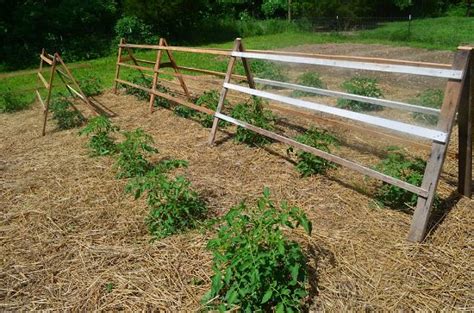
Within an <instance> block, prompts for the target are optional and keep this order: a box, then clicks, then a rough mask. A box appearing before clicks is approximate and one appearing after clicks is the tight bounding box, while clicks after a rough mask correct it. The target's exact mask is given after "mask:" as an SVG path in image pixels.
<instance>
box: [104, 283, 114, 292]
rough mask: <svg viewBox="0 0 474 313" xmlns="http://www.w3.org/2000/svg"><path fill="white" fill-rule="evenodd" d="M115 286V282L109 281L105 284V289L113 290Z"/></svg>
mask: <svg viewBox="0 0 474 313" xmlns="http://www.w3.org/2000/svg"><path fill="white" fill-rule="evenodd" d="M114 288H115V286H114V283H107V284H105V291H107V292H109V293H110V292H112V290H114Z"/></svg>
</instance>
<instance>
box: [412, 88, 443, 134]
mask: <svg viewBox="0 0 474 313" xmlns="http://www.w3.org/2000/svg"><path fill="white" fill-rule="evenodd" d="M443 98H444V92H443V91H442V90H441V89H428V90H425V91H424V92H422V93H421V94H420V95H419V96H418V98H417V99H416V100H415V104H417V105H421V106H424V107H429V108H436V109H439V108H441V105H442V104H443ZM413 118H414V119H415V120H417V121H419V122H422V123H426V124H430V125H436V124H437V123H438V116H435V115H431V114H424V113H418V112H413Z"/></svg>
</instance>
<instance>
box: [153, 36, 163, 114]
mask: <svg viewBox="0 0 474 313" xmlns="http://www.w3.org/2000/svg"><path fill="white" fill-rule="evenodd" d="M164 42H165V40H164V39H163V38H160V41H159V43H158V45H160V46H162V45H163V44H164ZM162 56H163V50H158V51H156V61H155V66H154V67H153V83H152V85H151V90H152V92H151V93H150V114H151V113H153V109H154V107H153V105H154V103H155V97H156V94H155V93H154V92H155V91H156V84H157V83H158V75H159V70H160V63H161V58H162Z"/></svg>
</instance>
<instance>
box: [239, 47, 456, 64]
mask: <svg viewBox="0 0 474 313" xmlns="http://www.w3.org/2000/svg"><path fill="white" fill-rule="evenodd" d="M246 52H255V53H268V54H276V55H281V54H283V55H294V56H305V57H313V58H321V59H328V60H345V61H363V62H375V63H380V64H397V65H409V66H417V67H433V68H444V69H451V68H452V64H446V63H432V62H422V61H408V60H398V59H385V58H377V57H361V56H351V55H333V54H319V53H307V52H294V51H274V50H252V49H247V50H246Z"/></svg>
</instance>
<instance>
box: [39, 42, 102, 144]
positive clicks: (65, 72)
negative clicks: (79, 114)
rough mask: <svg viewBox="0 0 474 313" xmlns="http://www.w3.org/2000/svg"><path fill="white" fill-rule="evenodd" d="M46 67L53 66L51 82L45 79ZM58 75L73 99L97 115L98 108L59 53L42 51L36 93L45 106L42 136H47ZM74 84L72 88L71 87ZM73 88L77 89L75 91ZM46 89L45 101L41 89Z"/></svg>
mask: <svg viewBox="0 0 474 313" xmlns="http://www.w3.org/2000/svg"><path fill="white" fill-rule="evenodd" d="M45 65H49V66H51V69H50V73H49V80H48V81H46V79H45V77H44V76H43V74H42V72H43V67H44V66H45ZM55 75H57V76H58V77H59V78H60V80H61V81H62V83H63V84H64V85H65V86H66V89H67V90H68V92H69V93H70V94H71V96H73V97H77V98H78V99H80V100H82V101H83V102H84V103H85V104H86V105H87V107H88V108H89V109H90V110H91V112H92V114H94V115H97V112H96V110H97V108H96V107H95V106H94V105H93V104H92V103H91V101H90V100H89V99H88V98H87V96H86V95H85V94H84V92H83V91H82V89H81V87H80V85H79V83H78V82H77V80H76V79H75V78H74V76H73V75H72V72H71V71H70V70H69V68H68V67H67V66H66V64H65V63H64V61H63V59H62V58H61V56H60V55H59V54H58V53H55V54H54V55H52V54H48V53H46V51H45V49H43V50H42V51H41V54H40V65H39V69H38V73H37V76H38V81H39V85H38V88H36V90H35V93H36V97H37V98H38V101H39V102H40V103H41V105H42V106H43V128H42V132H41V134H42V135H43V136H44V135H46V123H47V121H48V111H49V104H50V102H51V94H52V90H53V86H54V85H53V82H54V77H55ZM71 84H72V86H71ZM73 86H74V87H75V88H76V89H74V88H73ZM42 87H44V88H45V89H46V90H47V96H46V99H44V100H43V98H42V97H41V94H40V88H42ZM73 108H74V109H75V110H78V109H77V108H76V107H75V106H73Z"/></svg>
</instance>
